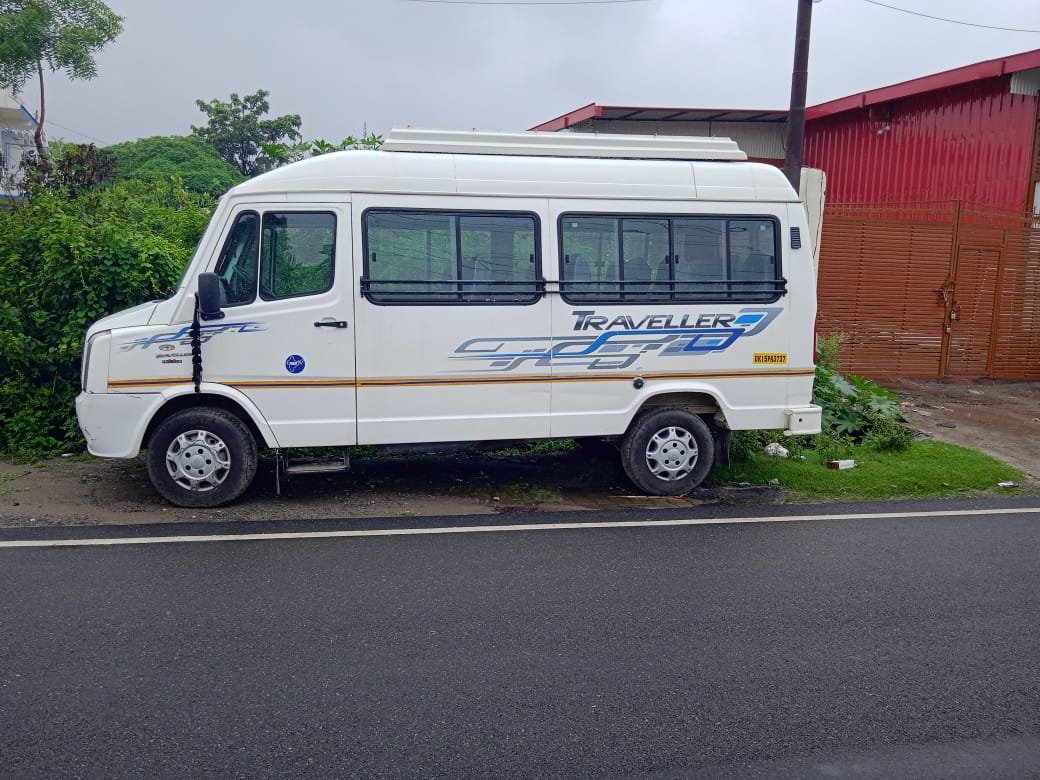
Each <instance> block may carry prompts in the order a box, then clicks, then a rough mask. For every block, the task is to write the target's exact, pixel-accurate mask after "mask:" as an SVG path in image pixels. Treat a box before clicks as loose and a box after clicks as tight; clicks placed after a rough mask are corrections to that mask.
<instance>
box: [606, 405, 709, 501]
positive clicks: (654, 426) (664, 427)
mask: <svg viewBox="0 0 1040 780" xmlns="http://www.w3.org/2000/svg"><path fill="white" fill-rule="evenodd" d="M714 460H715V440H714V439H713V438H712V435H711V431H710V430H709V429H708V426H707V424H706V423H705V422H704V420H702V419H701V418H700V417H698V416H697V415H695V414H690V413H689V412H687V411H684V410H682V409H674V408H671V409H670V408H662V409H658V410H655V411H651V412H647V413H645V414H643V415H641V416H640V417H637V418H636V420H635V422H633V423H632V426H631V427H630V428H629V430H628V433H626V434H625V437H624V439H622V441H621V465H622V466H623V467H624V469H625V473H626V474H627V475H628V478H629V479H630V480H632V482H633V483H634V484H635V486H636V487H638V488H639V489H640V490H642V491H643V492H644V493H649V494H650V495H652V496H681V495H685V494H686V493H689V492H690V491H691V490H693V489H694V488H695V487H697V486H698V485H700V484H701V482H703V481H704V478H705V477H706V476H708V472H709V471H711V466H712V463H713V462H714Z"/></svg>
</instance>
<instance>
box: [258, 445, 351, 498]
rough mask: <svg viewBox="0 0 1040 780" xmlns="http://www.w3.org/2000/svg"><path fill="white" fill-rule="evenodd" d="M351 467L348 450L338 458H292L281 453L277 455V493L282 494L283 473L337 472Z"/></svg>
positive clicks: (275, 469)
mask: <svg viewBox="0 0 1040 780" xmlns="http://www.w3.org/2000/svg"><path fill="white" fill-rule="evenodd" d="M349 469H350V456H349V455H348V454H347V451H346V450H343V452H342V453H341V454H340V456H339V457H338V458H331V457H325V458H290V457H288V456H287V455H281V454H279V455H277V456H276V457H275V468H274V485H275V495H278V496H280V495H282V475H283V474H285V475H286V476H289V475H290V474H335V473H338V472H341V471H348V470H349Z"/></svg>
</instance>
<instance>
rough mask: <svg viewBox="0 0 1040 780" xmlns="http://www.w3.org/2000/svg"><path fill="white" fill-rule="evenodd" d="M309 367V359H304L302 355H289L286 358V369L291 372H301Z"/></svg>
mask: <svg viewBox="0 0 1040 780" xmlns="http://www.w3.org/2000/svg"><path fill="white" fill-rule="evenodd" d="M306 367H307V361H305V360H304V359H303V356H302V355H289V357H287V358H286V359H285V370H286V371H288V372H289V373H290V374H299V373H301V372H302V371H303V369H304V368H306Z"/></svg>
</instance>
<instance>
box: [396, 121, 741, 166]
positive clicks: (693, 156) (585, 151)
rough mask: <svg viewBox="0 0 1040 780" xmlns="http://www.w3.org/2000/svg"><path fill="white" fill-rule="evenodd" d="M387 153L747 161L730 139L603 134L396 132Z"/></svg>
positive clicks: (459, 131)
mask: <svg viewBox="0 0 1040 780" xmlns="http://www.w3.org/2000/svg"><path fill="white" fill-rule="evenodd" d="M382 148H383V150H384V151H388V152H438V153H442V154H496V155H507V156H522V157H606V158H613V159H629V160H747V155H746V154H744V152H742V151H741V150H740V147H739V146H737V144H736V143H735V142H734V141H732V140H730V139H729V138H694V137H685V136H659V135H619V134H611V135H608V134H599V133H595V134H593V133H539V132H526V133H488V132H476V131H472V132H469V131H461V130H413V129H410V128H409V129H403V130H402V129H395V130H391V131H390V135H388V136H387V137H386V140H385V141H384V142H383V147H382Z"/></svg>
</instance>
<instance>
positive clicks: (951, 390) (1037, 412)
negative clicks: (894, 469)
mask: <svg viewBox="0 0 1040 780" xmlns="http://www.w3.org/2000/svg"><path fill="white" fill-rule="evenodd" d="M884 385H885V386H886V387H889V388H891V389H893V390H895V391H896V392H897V393H899V395H900V397H901V398H902V401H903V409H904V411H905V413H906V414H907V416H908V417H909V418H910V419H911V421H912V422H913V423H914V424H915V425H916V426H917V428H918V429H919V430H920V431H921V432H922V433H923V434H924V435H926V436H929V437H932V438H935V439H938V440H939V441H945V442H950V443H952V444H962V445H964V446H965V447H972V448H974V449H977V450H981V451H982V452H985V453H987V454H989V455H992V456H993V457H995V458H997V459H998V460H1002V461H1004V462H1005V463H1008V464H1010V465H1012V466H1014V467H1015V468H1018V469H1021V470H1022V471H1024V472H1025V473H1026V474H1027V475H1029V477H1030V480H1031V482H1032V483H1033V485H1034V486H1036V485H1037V484H1038V478H1040V382H999V381H985V380H983V381H974V382H929V381H921V380H908V379H903V380H896V381H889V382H884Z"/></svg>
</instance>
